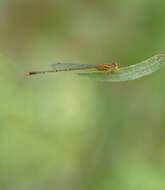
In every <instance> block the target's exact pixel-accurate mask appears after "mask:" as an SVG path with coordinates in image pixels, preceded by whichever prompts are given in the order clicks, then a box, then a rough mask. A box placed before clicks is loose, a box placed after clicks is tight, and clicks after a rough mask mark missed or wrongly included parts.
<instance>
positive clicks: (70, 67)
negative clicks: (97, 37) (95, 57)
mask: <svg viewBox="0 0 165 190" xmlns="http://www.w3.org/2000/svg"><path fill="white" fill-rule="evenodd" d="M51 67H52V70H49V71H34V72H26V73H25V76H30V75H36V74H47V73H56V72H62V71H76V70H79V71H81V70H90V69H92V70H97V71H116V70H118V67H119V66H118V64H117V63H116V62H113V63H112V64H100V65H99V64H97V65H96V64H74V63H55V64H52V65H51Z"/></svg>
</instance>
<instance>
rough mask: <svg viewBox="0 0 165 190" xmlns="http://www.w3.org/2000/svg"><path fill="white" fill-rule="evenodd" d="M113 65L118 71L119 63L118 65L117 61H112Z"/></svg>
mask: <svg viewBox="0 0 165 190" xmlns="http://www.w3.org/2000/svg"><path fill="white" fill-rule="evenodd" d="M112 67H113V69H114V70H115V71H117V70H118V69H119V65H118V63H117V62H113V63H112Z"/></svg>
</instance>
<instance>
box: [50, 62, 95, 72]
mask: <svg viewBox="0 0 165 190" xmlns="http://www.w3.org/2000/svg"><path fill="white" fill-rule="evenodd" d="M97 66H98V65H96V64H75V63H54V64H52V65H51V67H52V69H56V70H59V71H60V70H81V69H90V68H95V67H97Z"/></svg>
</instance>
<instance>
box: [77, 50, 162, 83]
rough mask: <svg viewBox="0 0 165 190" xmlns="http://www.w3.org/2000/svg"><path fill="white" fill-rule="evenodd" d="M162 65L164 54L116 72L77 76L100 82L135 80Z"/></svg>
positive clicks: (93, 72)
mask: <svg viewBox="0 0 165 190" xmlns="http://www.w3.org/2000/svg"><path fill="white" fill-rule="evenodd" d="M164 65H165V53H162V54H159V55H155V56H153V57H151V58H149V59H147V60H145V61H142V62H140V63H137V64H135V65H131V66H128V67H121V68H120V69H118V70H117V71H88V72H81V73H78V75H80V76H83V77H88V78H91V79H96V80H100V81H107V82H121V81H128V80H135V79H138V78H141V77H143V76H146V75H150V74H151V73H153V72H155V71H157V70H158V69H160V68H161V67H162V66H164Z"/></svg>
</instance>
